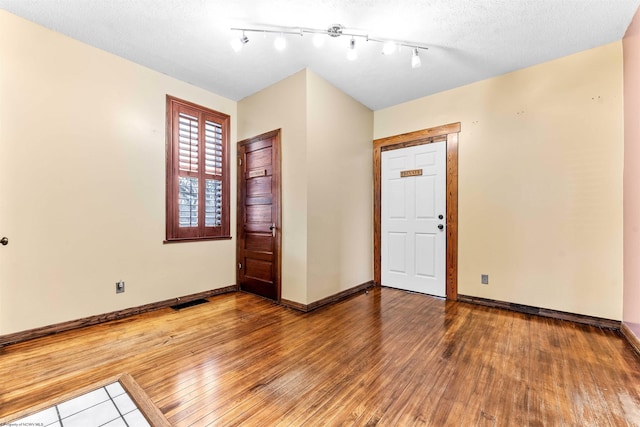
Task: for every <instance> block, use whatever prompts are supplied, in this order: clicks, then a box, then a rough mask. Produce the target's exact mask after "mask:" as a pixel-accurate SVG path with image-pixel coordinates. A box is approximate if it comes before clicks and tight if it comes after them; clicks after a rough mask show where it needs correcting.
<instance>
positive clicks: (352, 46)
mask: <svg viewBox="0 0 640 427" xmlns="http://www.w3.org/2000/svg"><path fill="white" fill-rule="evenodd" d="M357 58H358V51H357V50H356V39H354V38H353V37H351V41H350V42H349V50H348V51H347V59H348V60H349V61H355V60H356V59H357Z"/></svg>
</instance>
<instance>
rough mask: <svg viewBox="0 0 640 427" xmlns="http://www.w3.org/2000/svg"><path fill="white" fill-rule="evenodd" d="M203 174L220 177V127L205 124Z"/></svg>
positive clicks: (209, 123) (208, 122) (212, 123)
mask: <svg viewBox="0 0 640 427" xmlns="http://www.w3.org/2000/svg"><path fill="white" fill-rule="evenodd" d="M204 137H205V161H204V164H205V172H206V173H208V174H212V175H217V176H222V126H220V125H219V124H218V123H215V122H211V121H209V120H207V121H206V122H205V133H204Z"/></svg>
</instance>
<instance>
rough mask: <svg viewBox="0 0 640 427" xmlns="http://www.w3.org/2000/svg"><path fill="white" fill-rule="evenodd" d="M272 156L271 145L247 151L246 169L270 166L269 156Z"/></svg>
mask: <svg viewBox="0 0 640 427" xmlns="http://www.w3.org/2000/svg"><path fill="white" fill-rule="evenodd" d="M272 156H273V150H271V147H264V148H260V149H256V150H254V151H251V152H248V153H247V165H249V166H248V168H247V170H248V171H251V170H252V169H258V168H264V167H271V157H272Z"/></svg>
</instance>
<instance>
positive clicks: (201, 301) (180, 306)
mask: <svg viewBox="0 0 640 427" xmlns="http://www.w3.org/2000/svg"><path fill="white" fill-rule="evenodd" d="M207 302H209V300H206V299H204V298H201V299H194V300H193V301H188V302H183V303H181V304H176V305H172V306H171V308H173V309H174V310H176V311H177V310H181V309H183V308H187V307H193V306H194V305H200V304H205V303H207Z"/></svg>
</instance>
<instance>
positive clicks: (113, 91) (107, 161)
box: [0, 11, 236, 334]
mask: <svg viewBox="0 0 640 427" xmlns="http://www.w3.org/2000/svg"><path fill="white" fill-rule="evenodd" d="M166 94H171V95H173V96H176V97H179V98H183V99H187V100H189V101H192V102H196V103H199V104H202V105H205V106H207V107H210V108H213V109H215V110H218V111H222V112H224V113H227V114H230V115H231V117H232V125H231V131H232V134H231V141H232V146H231V150H232V152H235V141H236V135H235V129H236V123H235V117H236V103H235V102H233V101H230V100H228V99H225V98H222V97H220V96H217V95H215V94H212V93H210V92H207V91H204V90H201V89H197V88H195V87H193V86H191V85H189V84H186V83H183V82H180V81H178V80H175V79H172V78H169V77H167V76H165V75H163V74H160V73H157V72H154V71H151V70H149V69H146V68H144V67H141V66H138V65H135V64H133V63H131V62H128V61H126V60H124V59H121V58H119V57H116V56H114V55H111V54H108V53H106V52H103V51H101V50H98V49H95V48H92V47H89V46H87V45H84V44H82V43H79V42H77V41H74V40H72V39H69V38H67V37H65V36H62V35H60V34H58V33H55V32H52V31H49V30H47V29H44V28H43V27H40V26H37V25H34V24H32V23H30V22H27V21H25V20H23V19H20V18H17V17H15V16H13V15H10V14H8V13H7V12H5V11H0V159H1V161H2V166H1V167H0V234H1V235H3V236H7V237H9V239H10V243H9V245H8V246H5V247H0V334H7V333H12V332H17V331H21V330H26V329H30V328H34V327H39V326H43V325H49V324H54V323H58V322H62V321H67V320H72V319H78V318H82V317H85V316H90V315H95V314H100V313H105V312H110V311H115V310H119V309H124V308H127V307H133V306H139V305H142V304H146V303H150V302H155V301H160V300H164V299H168V298H173V297H178V296H183V295H187V294H192V293H196V292H200V291H205V290H209V289H215V288H220V287H224V286H228V285H232V284H234V283H235V270H234V265H235V262H234V261H235V240H226V241H209V242H197V243H180V244H170V245H164V244H163V243H162V241H163V239H164V236H165V95H166ZM233 165H234V163H233V162H232V169H233V170H232V171H231V174H232V175H231V176H235V167H233ZM231 182H232V184H231V192H232V193H231V194H232V198H231V200H232V209H231V218H232V224H231V229H232V230H235V197H234V196H233V195H234V194H235V180H232V181H231ZM234 235H235V232H234ZM118 280H124V281H125V282H126V292H125V293H124V294H118V295H116V294H115V282H116V281H118Z"/></svg>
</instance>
